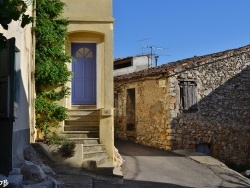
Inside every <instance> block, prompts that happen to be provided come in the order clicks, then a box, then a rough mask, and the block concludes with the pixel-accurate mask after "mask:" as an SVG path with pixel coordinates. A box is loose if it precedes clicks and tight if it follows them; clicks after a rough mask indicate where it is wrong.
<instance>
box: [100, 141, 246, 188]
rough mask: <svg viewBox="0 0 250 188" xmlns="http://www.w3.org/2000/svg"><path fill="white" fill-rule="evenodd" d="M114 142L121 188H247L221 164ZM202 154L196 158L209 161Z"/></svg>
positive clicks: (238, 177)
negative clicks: (120, 165) (119, 157)
mask: <svg viewBox="0 0 250 188" xmlns="http://www.w3.org/2000/svg"><path fill="white" fill-rule="evenodd" d="M115 145H116V147H117V149H118V150H119V152H120V154H121V155H122V157H123V158H124V160H125V164H124V166H123V174H124V184H123V187H145V188H147V187H148V188H150V187H157V188H159V187H199V188H201V187H250V181H248V180H247V179H245V178H243V177H242V176H240V175H239V174H237V173H235V172H234V171H232V170H230V169H228V168H225V165H224V167H222V166H220V165H217V166H216V164H212V166H210V165H209V164H204V163H203V164H202V163H199V162H197V161H195V160H194V159H191V158H190V157H188V156H183V155H179V154H177V153H173V152H169V151H163V150H160V149H156V148H152V147H147V146H142V145H139V144H135V143H132V142H128V141H122V140H117V141H116V144H115ZM203 157H204V156H202V157H199V156H197V157H196V158H197V159H198V158H201V159H202V160H203V161H209V160H206V159H205V160H204V158H203ZM210 158H211V157H210ZM210 161H213V162H214V161H216V160H214V159H213V160H210ZM218 164H220V163H218ZM214 165H215V166H214ZM97 187H98V186H97ZM100 187H101V186H100Z"/></svg>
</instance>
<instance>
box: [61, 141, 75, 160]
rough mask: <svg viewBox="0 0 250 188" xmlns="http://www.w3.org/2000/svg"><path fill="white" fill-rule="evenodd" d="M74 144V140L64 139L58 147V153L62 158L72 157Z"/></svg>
mask: <svg viewBox="0 0 250 188" xmlns="http://www.w3.org/2000/svg"><path fill="white" fill-rule="evenodd" d="M75 147H76V144H75V143H74V142H70V141H66V142H63V143H62V146H61V147H60V148H59V153H60V154H61V156H62V157H64V158H69V157H73V156H74V154H75Z"/></svg>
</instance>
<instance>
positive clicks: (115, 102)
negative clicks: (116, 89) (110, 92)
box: [114, 93, 119, 115]
mask: <svg viewBox="0 0 250 188" xmlns="http://www.w3.org/2000/svg"><path fill="white" fill-rule="evenodd" d="M114 106H115V114H116V115H117V114H118V107H119V101H118V94H117V93H115V96H114Z"/></svg>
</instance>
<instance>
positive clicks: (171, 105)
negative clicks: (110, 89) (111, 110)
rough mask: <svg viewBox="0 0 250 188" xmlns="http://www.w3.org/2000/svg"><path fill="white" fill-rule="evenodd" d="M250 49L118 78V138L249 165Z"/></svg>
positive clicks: (116, 124) (177, 63) (244, 48)
mask: <svg viewBox="0 0 250 188" xmlns="http://www.w3.org/2000/svg"><path fill="white" fill-rule="evenodd" d="M249 67H250V46H249V45H248V46H244V47H241V48H237V49H232V50H227V51H224V52H219V53H215V54H209V55H204V56H197V57H196V56H195V57H192V58H188V59H184V60H180V61H176V62H171V63H168V64H165V65H162V66H158V67H154V68H151V69H145V70H142V71H139V72H134V73H131V74H126V75H121V76H116V77H115V78H114V80H115V89H114V91H115V94H114V95H115V107H116V116H115V136H116V137H118V138H121V139H126V140H133V141H135V142H137V143H141V144H144V145H149V146H153V147H157V148H161V149H166V150H176V149H192V150H196V151H198V152H202V153H205V154H207V155H211V156H213V157H215V158H218V159H220V160H222V161H223V162H230V163H235V164H246V163H250V152H249V151H250V145H249V143H250V119H249V115H250V114H249V112H250V98H249V96H250V85H249V83H250V76H249V75H250V68H249Z"/></svg>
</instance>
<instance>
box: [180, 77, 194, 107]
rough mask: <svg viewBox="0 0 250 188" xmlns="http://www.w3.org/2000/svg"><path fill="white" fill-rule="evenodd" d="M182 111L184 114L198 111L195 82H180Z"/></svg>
mask: <svg viewBox="0 0 250 188" xmlns="http://www.w3.org/2000/svg"><path fill="white" fill-rule="evenodd" d="M179 85H180V109H181V110H182V111H184V112H194V111H197V95H196V82H195V81H180V83H179Z"/></svg>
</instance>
